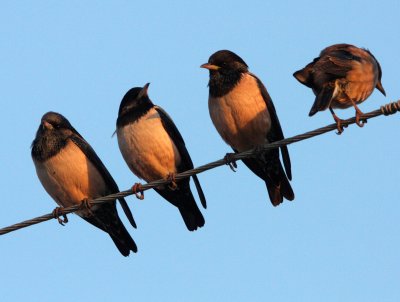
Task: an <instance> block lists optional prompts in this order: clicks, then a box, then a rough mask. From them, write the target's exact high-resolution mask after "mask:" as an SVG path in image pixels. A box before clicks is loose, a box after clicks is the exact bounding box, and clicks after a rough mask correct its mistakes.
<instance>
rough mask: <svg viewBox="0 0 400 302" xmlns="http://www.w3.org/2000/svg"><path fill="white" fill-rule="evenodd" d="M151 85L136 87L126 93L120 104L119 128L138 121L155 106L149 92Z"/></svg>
mask: <svg viewBox="0 0 400 302" xmlns="http://www.w3.org/2000/svg"><path fill="white" fill-rule="evenodd" d="M149 85H150V83H147V84H146V85H144V86H143V88H141V87H134V88H132V89H130V90H129V91H128V92H127V93H126V94H125V95H124V97H123V98H122V101H121V104H120V105H119V110H118V119H117V128H118V127H122V126H125V125H127V124H130V123H133V122H135V121H137V120H138V119H139V118H140V117H142V116H143V115H144V114H146V112H147V111H149V110H150V109H151V108H152V107H153V106H154V105H153V103H152V101H151V100H150V98H149V96H148V94H147V90H148V88H149Z"/></svg>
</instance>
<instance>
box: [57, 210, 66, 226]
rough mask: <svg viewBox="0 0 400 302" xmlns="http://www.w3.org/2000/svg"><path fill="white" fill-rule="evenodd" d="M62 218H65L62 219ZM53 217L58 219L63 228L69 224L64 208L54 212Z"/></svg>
mask: <svg viewBox="0 0 400 302" xmlns="http://www.w3.org/2000/svg"><path fill="white" fill-rule="evenodd" d="M61 216H62V217H63V218H61ZM53 217H54V219H57V220H58V223H59V224H61V225H62V226H65V224H67V223H68V217H67V215H66V214H64V212H63V208H62V207H57V208H55V209H54V210H53Z"/></svg>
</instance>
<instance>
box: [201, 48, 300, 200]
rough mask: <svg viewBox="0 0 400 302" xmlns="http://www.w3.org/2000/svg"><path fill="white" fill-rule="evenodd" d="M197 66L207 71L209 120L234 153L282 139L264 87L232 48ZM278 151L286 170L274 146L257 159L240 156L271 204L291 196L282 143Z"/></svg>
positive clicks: (286, 157) (290, 198)
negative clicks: (262, 184) (266, 190)
mask: <svg viewBox="0 0 400 302" xmlns="http://www.w3.org/2000/svg"><path fill="white" fill-rule="evenodd" d="M201 67H202V68H206V69H208V70H209V71H210V80H209V83H208V86H209V99H208V108H209V111H210V116H211V119H212V122H213V123H214V126H215V128H216V129H217V131H218V133H219V134H220V135H221V137H222V138H223V140H224V141H225V142H226V143H227V144H228V145H230V146H231V147H232V148H233V150H234V151H235V152H243V151H246V150H249V149H253V148H256V147H258V146H261V145H264V144H266V143H272V142H275V141H278V140H281V139H283V138H284V136H283V132H282V128H281V125H280V123H279V120H278V116H277V113H276V110H275V107H274V104H273V103H272V100H271V97H270V96H269V94H268V92H267V89H266V88H265V86H264V85H263V83H262V82H261V81H260V80H259V79H258V78H257V77H256V76H255V75H254V74H252V73H250V72H249V69H248V66H247V64H246V63H245V62H244V61H243V59H242V58H240V57H239V56H238V55H236V54H235V53H233V52H232V51H229V50H220V51H217V52H216V53H214V54H213V55H211V57H210V58H209V60H208V63H206V64H203V65H201ZM280 150H281V153H282V159H283V164H284V166H285V170H286V173H285V171H284V169H283V167H282V164H281V161H280V159H279V150H278V149H273V150H270V151H267V152H264V153H263V154H262V155H260V156H259V157H258V158H246V159H243V162H244V163H245V165H246V166H247V167H248V168H249V169H250V170H251V171H253V173H255V174H256V175H257V176H258V177H260V178H261V179H263V180H264V181H265V184H266V186H267V189H268V194H269V198H270V200H271V202H272V204H273V205H274V206H277V205H279V204H280V203H281V202H283V199H284V198H285V199H287V200H293V199H294V193H293V190H292V187H291V186H290V183H289V179H291V178H292V173H291V163H290V157H289V152H288V149H287V147H286V146H284V147H281V148H280Z"/></svg>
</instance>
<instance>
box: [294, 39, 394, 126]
mask: <svg viewBox="0 0 400 302" xmlns="http://www.w3.org/2000/svg"><path fill="white" fill-rule="evenodd" d="M293 76H294V77H295V78H296V79H297V80H298V81H299V82H300V83H302V84H304V85H306V86H307V87H310V88H311V89H312V90H313V92H314V94H315V96H316V98H315V101H314V104H313V106H312V107H311V110H310V113H309V116H313V115H314V114H315V113H317V112H318V111H323V110H325V109H327V108H329V110H330V111H331V113H332V116H333V118H334V119H335V121H336V123H337V125H338V131H339V133H341V132H342V131H343V127H342V126H341V119H340V118H338V117H337V116H336V114H335V113H334V111H333V109H334V108H341V109H343V108H348V107H350V106H354V108H355V110H356V123H357V125H359V126H360V127H362V126H363V125H364V124H363V122H362V121H361V119H362V118H361V116H362V115H363V113H362V112H361V110H360V109H359V108H358V106H357V104H360V103H362V102H364V101H365V100H366V99H367V98H368V97H369V96H370V95H371V93H372V91H373V90H374V88H377V89H378V90H379V91H380V92H381V93H382V94H383V95H386V93H385V90H384V89H383V86H382V83H381V78H382V70H381V66H380V65H379V62H378V61H377V60H376V58H375V57H374V56H373V54H372V53H371V52H370V51H368V50H367V49H362V48H358V47H356V46H353V45H350V44H335V45H332V46H329V47H327V48H325V49H324V50H322V51H321V53H320V55H319V57H318V58H315V59H314V61H312V62H311V63H309V64H308V65H307V66H306V67H304V68H303V69H301V70H299V71H296V72H295V73H294V74H293Z"/></svg>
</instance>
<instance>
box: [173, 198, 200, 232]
mask: <svg viewBox="0 0 400 302" xmlns="http://www.w3.org/2000/svg"><path fill="white" fill-rule="evenodd" d="M189 193H190V194H185V195H184V196H185V197H184V198H182V199H181V200H180V202H179V204H178V205H177V207H178V209H179V212H180V213H181V215H182V218H183V221H184V222H185V225H186V227H187V229H188V230H189V231H195V230H197V229H198V228H201V227H202V226H204V223H205V220H204V217H203V214H201V212H200V209H199V207H198V206H197V204H196V201H195V200H194V197H193V195H192V193H191V192H189Z"/></svg>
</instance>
